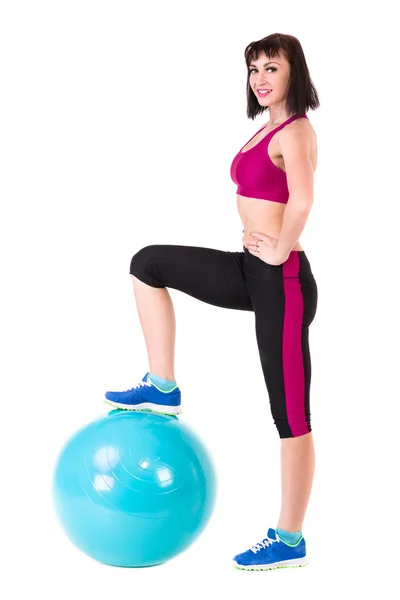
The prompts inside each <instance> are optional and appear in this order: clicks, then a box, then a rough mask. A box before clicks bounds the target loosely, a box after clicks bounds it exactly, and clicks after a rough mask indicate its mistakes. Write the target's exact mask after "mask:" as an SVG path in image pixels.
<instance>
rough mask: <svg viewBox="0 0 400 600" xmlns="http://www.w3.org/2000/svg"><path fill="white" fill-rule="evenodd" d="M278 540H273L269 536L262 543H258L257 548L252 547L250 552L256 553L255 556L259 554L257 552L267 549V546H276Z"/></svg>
mask: <svg viewBox="0 0 400 600" xmlns="http://www.w3.org/2000/svg"><path fill="white" fill-rule="evenodd" d="M277 541H278V539H276V540H272V539H271V538H269V537H268V536H267V537H266V538H265V539H263V540H262V542H258V544H256V545H255V546H252V547H251V548H250V550H251V551H252V552H254V554H257V552H258V551H259V550H263V548H267V546H271V545H272V544H274V543H275V542H277Z"/></svg>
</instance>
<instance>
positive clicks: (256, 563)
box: [233, 528, 309, 571]
mask: <svg viewBox="0 0 400 600" xmlns="http://www.w3.org/2000/svg"><path fill="white" fill-rule="evenodd" d="M308 562H309V561H308V559H307V557H306V542H305V539H304V538H303V537H302V538H301V539H300V540H299V541H298V542H297V544H296V545H295V546H290V545H289V544H286V543H285V542H283V541H282V540H281V539H280V537H279V535H278V534H277V533H276V531H275V529H272V528H270V529H268V535H267V537H266V538H264V539H263V541H262V542H259V543H258V544H256V545H255V546H253V547H252V548H250V549H249V550H247V551H246V552H243V553H242V554H237V555H236V556H234V557H233V564H234V566H235V567H236V568H237V569H244V570H246V571H268V570H270V569H281V568H284V567H305V566H306V565H308Z"/></svg>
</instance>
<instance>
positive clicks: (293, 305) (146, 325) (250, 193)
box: [106, 33, 319, 570]
mask: <svg viewBox="0 0 400 600" xmlns="http://www.w3.org/2000/svg"><path fill="white" fill-rule="evenodd" d="M245 60H246V66H247V69H248V75H247V116H248V117H249V118H251V119H254V118H255V117H256V116H257V115H258V114H260V113H262V112H264V111H265V110H268V111H269V113H270V119H269V121H268V123H266V124H265V125H263V127H262V128H261V129H259V131H257V132H256V133H255V134H254V135H253V137H252V138H251V139H250V140H249V141H248V143H247V144H245V145H244V146H243V147H242V148H241V149H240V150H239V152H238V153H237V155H236V156H235V158H234V159H233V162H232V166H231V177H232V179H233V181H234V183H235V184H236V185H237V190H236V194H237V195H236V197H237V207H238V211H239V214H240V217H241V219H242V222H243V234H244V235H243V246H244V247H243V250H242V251H239V252H237V251H234V252H231V251H228V250H219V249H215V248H204V247H198V246H179V245H172V244H170V245H160V244H154V245H150V246H145V247H143V248H140V249H139V250H138V251H137V252H136V253H135V254H134V255H133V257H132V259H131V262H130V270H129V272H130V275H131V278H132V284H133V289H134V295H135V299H136V304H137V310H138V313H139V318H140V323H141V325H142V329H143V334H144V337H145V341H146V347H147V353H148V359H149V369H148V371H147V372H146V373H145V375H144V377H143V378H142V380H141V381H139V382H138V384H137V385H136V386H134V387H133V388H131V389H129V390H126V391H122V392H107V393H106V401H107V402H108V403H109V404H111V405H113V406H115V407H116V408H122V409H128V410H150V411H156V412H161V413H163V414H173V415H179V414H180V413H181V390H180V387H179V385H178V384H177V382H176V380H175V374H174V360H175V356H174V354H175V331H176V325H175V312H174V307H173V303H172V300H171V297H170V295H169V292H168V289H167V288H172V289H176V290H179V291H181V292H183V293H185V294H188V295H189V296H192V297H193V298H196V299H197V300H200V301H202V302H206V303H207V304H211V305H214V306H216V307H220V308H225V309H232V310H244V311H251V312H253V313H254V319H255V333H256V339H257V346H258V350H259V356H260V362H261V367H262V372H263V377H264V381H265V385H266V388H267V392H268V396H269V403H270V407H271V415H272V418H273V420H274V423H275V425H276V429H277V431H278V434H279V437H280V439H281V451H282V454H281V457H282V462H281V467H282V507H281V514H280V518H279V522H278V526H277V528H276V529H273V528H270V529H269V531H268V536H267V537H266V538H265V539H264V540H263V541H262V542H261V543H260V544H257V545H256V546H254V547H253V548H251V549H250V550H249V551H247V552H244V553H242V554H239V555H236V556H235V558H234V565H235V567H238V568H240V569H257V570H258V569H272V568H277V567H280V566H302V565H304V564H307V558H306V547H305V541H304V538H303V537H302V531H301V527H302V523H303V519H304V516H305V511H306V507H307V503H308V499H309V495H310V491H311V484H312V479H313V474H314V447H313V441H312V434H311V411H310V385H311V356H310V348H309V327H310V325H311V323H312V322H313V320H314V317H315V314H316V310H317V299H318V289H317V284H316V281H315V278H314V275H313V273H312V269H311V265H310V262H309V260H308V257H307V255H306V253H305V251H304V250H303V248H302V247H301V245H300V243H299V237H300V234H301V232H302V231H303V228H304V226H305V224H306V221H307V217H308V214H309V212H310V209H311V207H312V204H313V200H314V198H313V183H314V181H313V175H314V171H315V168H316V163H317V143H316V136H315V133H314V130H313V128H312V126H311V124H310V122H309V119H308V117H307V114H306V113H307V111H308V110H309V109H315V108H317V107H318V106H319V101H318V97H317V93H316V91H315V89H314V87H313V85H312V83H311V79H310V76H309V73H308V69H307V65H306V61H305V58H304V54H303V50H302V48H301V45H300V42H299V41H298V40H297V39H296V38H295V37H293V36H290V35H283V34H279V33H277V34H273V35H270V36H268V37H266V38H263V39H262V40H260V41H258V42H252V43H251V44H249V46H247V48H246V50H245ZM269 90H270V91H269ZM266 91H267V93H265V92H266ZM213 335H217V332H215V331H213ZM246 376H247V375H246V373H243V377H246Z"/></svg>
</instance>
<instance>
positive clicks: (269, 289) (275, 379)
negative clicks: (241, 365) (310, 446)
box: [244, 249, 318, 438]
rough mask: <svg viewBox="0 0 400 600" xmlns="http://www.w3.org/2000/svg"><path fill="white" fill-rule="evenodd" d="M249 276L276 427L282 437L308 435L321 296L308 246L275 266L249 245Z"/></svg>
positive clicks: (246, 258)
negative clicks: (313, 332) (313, 339)
mask: <svg viewBox="0 0 400 600" xmlns="http://www.w3.org/2000/svg"><path fill="white" fill-rule="evenodd" d="M244 274H245V277H246V281H247V288H248V291H249V295H250V297H251V301H252V305H253V308H254V313H255V329H256V338H257V345H258V350H259V354H260V360H261V366H262V370H263V373H264V379H265V383H266V386H267V389H268V395H269V400H270V406H271V412H272V416H273V418H274V422H275V425H276V427H277V429H278V431H279V435H280V437H281V438H285V437H296V436H299V435H304V434H306V433H309V432H310V431H311V422H310V385H311V356H310V348H309V326H310V324H311V322H312V321H313V319H314V316H315V313H316V309H317V298H318V290H317V285H316V281H315V279H314V276H313V274H312V271H311V267H310V263H309V261H308V258H307V256H306V254H305V252H304V250H303V251H292V252H291V253H290V255H289V257H288V259H287V260H286V261H285V262H284V263H283V264H282V265H276V266H275V265H268V264H266V263H264V262H263V261H261V260H260V259H259V258H258V257H257V256H254V255H252V254H250V253H249V252H248V251H247V249H246V250H245V254H244Z"/></svg>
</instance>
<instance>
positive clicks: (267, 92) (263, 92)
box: [257, 90, 272, 98]
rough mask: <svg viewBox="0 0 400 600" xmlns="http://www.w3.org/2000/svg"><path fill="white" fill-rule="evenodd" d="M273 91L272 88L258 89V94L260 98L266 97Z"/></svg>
mask: <svg viewBox="0 0 400 600" xmlns="http://www.w3.org/2000/svg"><path fill="white" fill-rule="evenodd" d="M271 92H272V90H257V96H258V97H259V98H265V97H266V96H269V95H270V93H271Z"/></svg>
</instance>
